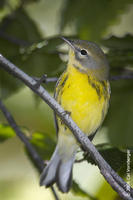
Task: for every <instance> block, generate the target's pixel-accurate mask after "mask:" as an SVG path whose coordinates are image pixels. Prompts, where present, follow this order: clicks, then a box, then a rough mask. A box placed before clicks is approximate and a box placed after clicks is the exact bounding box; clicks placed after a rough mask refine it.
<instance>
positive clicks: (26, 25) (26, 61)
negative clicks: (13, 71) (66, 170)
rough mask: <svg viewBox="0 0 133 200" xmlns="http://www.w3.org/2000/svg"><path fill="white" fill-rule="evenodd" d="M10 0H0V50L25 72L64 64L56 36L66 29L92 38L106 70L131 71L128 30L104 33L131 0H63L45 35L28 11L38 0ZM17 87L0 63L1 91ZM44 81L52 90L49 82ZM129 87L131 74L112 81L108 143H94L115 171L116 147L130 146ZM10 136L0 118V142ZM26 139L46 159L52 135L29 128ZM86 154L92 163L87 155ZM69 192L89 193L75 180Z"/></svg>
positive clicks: (120, 159) (119, 165)
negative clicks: (52, 31) (55, 32)
mask: <svg viewBox="0 0 133 200" xmlns="http://www.w3.org/2000/svg"><path fill="white" fill-rule="evenodd" d="M12 2H13V1H8V3H7V1H5V0H2V1H0V12H1V13H0V53H1V54H3V55H4V56H5V57H6V58H8V59H9V60H11V61H12V62H13V63H14V64H16V65H17V66H18V67H20V68H21V69H22V70H24V71H25V72H26V73H28V74H30V75H31V76H35V77H41V76H42V75H43V74H47V75H48V77H52V76H57V77H59V75H60V74H61V73H62V72H63V70H64V67H65V64H64V63H63V61H62V60H61V58H62V55H66V52H65V51H63V50H62V48H61V45H62V44H63V42H62V41H61V39H60V38H59V36H60V35H66V36H68V37H70V38H71V36H70V35H76V37H78V38H80V39H87V40H92V41H96V42H98V43H99V44H100V45H101V46H102V47H103V48H104V49H105V50H106V52H107V53H106V54H107V58H108V61H109V64H110V68H111V69H110V72H111V75H118V74H119V75H120V74H127V75H128V74H132V75H133V35H132V34H126V35H123V36H122V37H118V36H115V35H108V37H105V36H107V31H108V29H109V28H110V27H111V26H112V25H115V24H116V23H118V22H119V18H120V16H121V14H122V13H124V12H125V11H126V9H127V8H128V6H129V7H130V4H131V3H133V2H132V0H126V1H124V0H117V1H116V0H112V1H107V0H102V1H98V0H93V1H92V0H82V3H81V1H80V0H64V1H62V2H63V3H62V5H61V7H60V11H59V13H58V17H59V24H58V26H59V27H57V29H58V28H59V31H58V35H53V36H50V37H48V36H47V37H46V36H43V35H42V32H41V30H40V27H39V24H38V23H37V21H35V19H32V18H31V16H30V14H29V13H28V11H27V7H28V6H29V5H32V3H34V4H35V5H36V6H37V5H38V3H39V2H40V1H39V0H16V1H14V2H15V3H12ZM68 32H70V34H68ZM22 87H23V85H22V84H21V83H20V82H19V81H18V80H16V79H14V78H13V77H12V76H10V75H9V74H7V73H6V72H4V71H2V70H1V69H0V97H2V98H7V97H11V95H12V94H17V92H18V90H20V89H21V88H22ZM45 87H46V88H47V89H49V90H50V91H52V92H53V88H54V84H48V85H47V86H46V85H45ZM132 88H133V80H123V81H122V80H119V81H117V82H111V90H112V95H111V101H110V109H109V114H108V117H107V119H106V120H105V122H104V126H106V127H107V128H108V137H109V141H110V143H111V145H105V144H104V145H98V146H97V149H98V150H99V151H100V153H101V154H102V155H103V157H104V158H105V160H107V161H108V162H109V164H110V165H111V166H112V167H113V168H114V169H115V170H117V171H119V172H121V169H124V165H125V164H126V153H125V152H124V151H121V149H122V148H128V147H130V146H132V141H133V134H132V130H133V123H132V121H133V120H132V118H133V106H132V102H133V92H132ZM20 106H21V105H20ZM31 118H32V116H31ZM44 120H45V119H44ZM22 121H23V120H22ZM12 137H14V132H13V131H12V129H11V128H10V127H9V126H5V125H2V124H0V142H3V141H5V140H6V139H8V138H12ZM31 143H32V144H33V145H34V147H35V148H36V150H37V151H38V153H39V154H40V155H41V156H42V158H43V159H44V160H49V159H50V156H51V154H52V152H53V150H54V147H55V143H56V140H55V138H54V136H53V135H51V133H45V130H44V132H41V131H38V130H34V133H33V135H32V138H31ZM114 146H115V147H114ZM87 159H88V162H89V163H90V162H91V163H92V164H94V162H93V161H92V159H90V157H88V158H87ZM131 164H133V162H131ZM72 192H74V194H77V195H78V196H82V197H90V196H87V195H88V194H87V193H85V191H83V190H82V189H81V188H80V186H79V185H78V184H77V183H76V182H75V183H74V185H73V188H72Z"/></svg>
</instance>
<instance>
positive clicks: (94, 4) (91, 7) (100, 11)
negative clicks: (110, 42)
mask: <svg viewBox="0 0 133 200" xmlns="http://www.w3.org/2000/svg"><path fill="white" fill-rule="evenodd" d="M130 3H132V0H127V1H125V0H117V1H116V0H112V1H107V0H101V1H99V0H93V1H92V0H82V3H81V1H80V0H66V1H65V3H64V4H63V8H62V13H61V30H62V31H63V30H64V29H65V28H66V27H68V26H70V27H72V30H76V33H77V34H78V35H79V37H80V38H82V39H87V40H92V41H94V40H99V39H100V38H101V37H102V36H103V35H104V33H105V31H106V30H107V28H108V27H109V26H111V25H112V24H114V23H115V22H116V20H117V19H118V16H119V15H120V14H121V13H122V12H123V11H124V10H125V9H126V7H127V6H128V4H130Z"/></svg>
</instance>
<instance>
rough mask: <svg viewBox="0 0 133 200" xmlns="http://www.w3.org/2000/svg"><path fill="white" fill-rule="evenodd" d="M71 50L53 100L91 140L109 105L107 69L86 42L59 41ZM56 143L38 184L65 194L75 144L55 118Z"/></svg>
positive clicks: (94, 47) (100, 54) (99, 52)
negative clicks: (53, 186)
mask: <svg viewBox="0 0 133 200" xmlns="http://www.w3.org/2000/svg"><path fill="white" fill-rule="evenodd" d="M62 39H63V40H64V41H65V42H67V44H68V45H69V47H70V50H69V60H68V65H67V68H66V70H65V71H64V73H63V74H62V75H61V77H60V78H59V80H58V82H57V85H56V88H55V99H56V100H57V101H58V103H59V104H60V105H61V106H62V107H63V108H64V110H65V111H67V112H69V113H70V116H71V118H72V119H73V120H74V121H75V122H76V124H77V125H78V127H79V128H80V129H81V130H82V131H83V132H84V133H85V134H87V135H88V136H89V137H90V139H92V138H93V136H94V135H95V133H96V131H97V129H98V128H99V127H100V126H101V124H102V122H103V120H104V118H105V115H106V113H107V110H108V106H109V99H110V85H109V82H108V76H109V66H108V62H107V60H106V57H105V55H104V53H103V51H102V50H101V49H100V48H99V47H98V46H97V45H96V44H94V43H92V42H88V41H85V40H68V39H66V38H64V37H63V38H62ZM55 121H56V126H57V127H56V128H57V131H58V142H57V146H56V149H55V151H54V153H53V156H52V158H51V160H50V162H49V163H48V165H47V166H46V167H45V169H44V171H43V172H42V175H41V179H40V185H45V186H46V187H48V186H51V185H52V184H54V183H56V184H57V186H58V188H59V189H60V190H61V191H62V192H68V191H69V189H70V187H71V183H72V167H73V163H74V160H75V154H76V151H77V148H78V144H77V142H76V140H75V138H74V136H73V134H72V133H71V131H70V130H69V128H67V127H66V126H65V125H64V124H63V123H62V120H61V119H59V118H58V117H56V118H55Z"/></svg>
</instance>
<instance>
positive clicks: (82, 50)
mask: <svg viewBox="0 0 133 200" xmlns="http://www.w3.org/2000/svg"><path fill="white" fill-rule="evenodd" d="M80 53H81V55H82V56H86V55H87V54H88V53H87V51H86V50H85V49H81V51H80Z"/></svg>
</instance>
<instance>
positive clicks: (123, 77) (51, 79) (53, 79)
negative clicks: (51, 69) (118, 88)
mask: <svg viewBox="0 0 133 200" xmlns="http://www.w3.org/2000/svg"><path fill="white" fill-rule="evenodd" d="M32 78H34V80H36V81H37V84H38V85H39V86H40V85H41V83H45V84H47V83H54V82H56V81H57V80H58V77H47V75H44V76H42V78H43V79H42V78H41V79H40V78H38V77H32ZM130 79H133V74H128V75H124V74H123V75H116V76H110V78H109V80H110V81H118V80H130ZM40 80H41V82H40ZM39 82H40V84H39Z"/></svg>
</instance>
